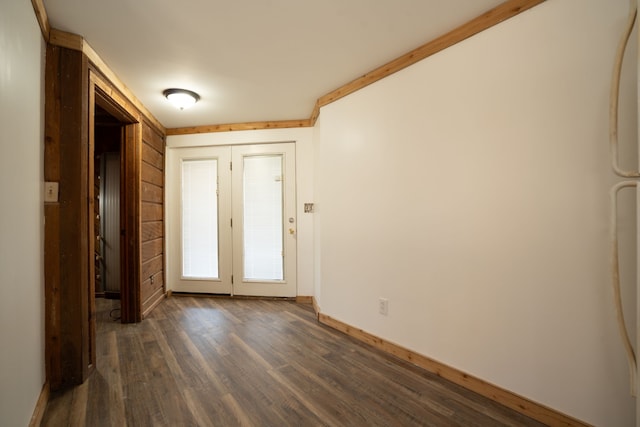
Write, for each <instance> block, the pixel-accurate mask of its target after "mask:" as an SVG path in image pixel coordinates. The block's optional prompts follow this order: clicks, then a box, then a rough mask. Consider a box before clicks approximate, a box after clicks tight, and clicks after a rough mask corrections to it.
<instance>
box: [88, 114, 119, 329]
mask: <svg viewBox="0 0 640 427" xmlns="http://www.w3.org/2000/svg"><path fill="white" fill-rule="evenodd" d="M124 125H125V124H124V123H122V122H121V121H120V120H118V119H116V118H115V117H114V116H112V115H111V114H109V112H108V111H107V110H105V109H104V108H102V107H100V105H97V104H96V106H95V111H94V143H95V147H94V166H93V171H94V174H93V176H94V179H93V184H94V185H93V192H94V194H93V198H94V212H93V217H94V242H95V247H94V252H95V293H94V295H95V297H96V298H108V299H118V300H119V299H120V288H121V284H122V271H121V268H120V266H121V260H120V256H121V253H122V251H121V244H122V242H121V232H120V230H121V227H120V224H121V216H122V212H121V206H122V198H121V188H122V185H121V184H122V179H121V177H122V172H123V171H122V156H121V153H122V144H123V141H124V134H123V133H124ZM117 318H120V315H119V313H117Z"/></svg>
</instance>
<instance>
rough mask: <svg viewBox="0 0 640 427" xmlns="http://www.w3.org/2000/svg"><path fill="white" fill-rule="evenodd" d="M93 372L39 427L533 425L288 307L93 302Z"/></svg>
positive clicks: (58, 399)
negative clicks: (149, 308) (140, 307)
mask: <svg viewBox="0 0 640 427" xmlns="http://www.w3.org/2000/svg"><path fill="white" fill-rule="evenodd" d="M96 302H97V307H98V313H97V318H98V322H97V323H98V324H97V364H96V365H97V366H96V370H95V372H94V373H93V375H92V376H91V377H90V378H89V380H88V381H87V382H85V383H84V384H82V385H81V386H78V387H75V388H73V389H68V390H65V391H63V392H59V393H55V394H53V395H52V396H51V399H50V401H49V403H48V405H47V409H46V412H45V415H44V419H43V422H42V425H43V426H56V427H57V426H92V427H93V426H136V427H137V426H465V427H466V426H540V425H542V424H540V423H538V422H536V421H534V420H531V419H529V418H526V417H524V416H523V415H521V414H518V413H515V412H513V411H511V410H509V409H507V408H504V407H502V406H500V405H498V404H496V403H494V402H492V401H490V400H488V399H486V398H484V397H481V396H479V395H477V394H474V393H471V392H469V391H467V390H465V389H463V388H461V387H459V386H456V385H454V384H451V383H449V382H447V381H445V380H442V379H441V378H438V377H437V376H435V375H432V374H430V373H428V372H425V371H423V370H422V369H419V368H417V367H415V366H413V365H411V364H408V363H406V362H403V361H400V360H398V359H396V358H394V357H391V356H389V355H386V354H384V353H382V352H380V351H377V350H375V349H372V348H370V347H368V346H365V345H363V344H361V343H359V342H357V341H355V340H353V339H352V338H350V337H347V336H346V335H344V334H341V333H339V332H336V331H334V330H332V329H330V328H328V327H326V326H323V325H321V324H319V323H318V322H316V320H315V316H314V313H313V310H312V309H311V307H310V306H308V305H301V304H296V303H295V302H290V301H265V300H240V299H228V298H193V297H171V298H169V299H167V300H166V301H164V302H163V303H161V304H160V305H159V306H158V307H157V308H156V309H155V310H154V311H153V312H152V313H151V314H150V316H149V317H148V318H147V319H146V320H144V321H143V322H142V323H139V324H131V325H122V324H120V323H118V322H116V321H114V320H112V319H111V318H110V314H116V313H117V311H114V312H113V313H111V311H112V310H113V309H114V308H116V307H117V306H118V304H119V301H115V300H103V299H98V300H97V301H96Z"/></svg>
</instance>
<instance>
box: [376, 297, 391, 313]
mask: <svg viewBox="0 0 640 427" xmlns="http://www.w3.org/2000/svg"><path fill="white" fill-rule="evenodd" d="M378 311H379V312H380V314H382V315H383V316H386V315H387V314H389V300H388V299H386V298H380V299H379V300H378Z"/></svg>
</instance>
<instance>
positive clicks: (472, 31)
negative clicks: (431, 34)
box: [309, 0, 545, 126]
mask: <svg viewBox="0 0 640 427" xmlns="http://www.w3.org/2000/svg"><path fill="white" fill-rule="evenodd" d="M544 1H545V0H508V1H506V2H504V3H502V4H500V5H498V6H497V7H495V8H493V9H491V10H490V11H488V12H486V13H483V14H482V15H480V16H478V17H477V18H474V19H472V20H471V21H469V22H467V23H465V24H463V25H461V26H460V27H458V28H456V29H454V30H452V31H449V32H448V33H446V34H444V35H442V36H440V37H438V38H436V39H434V40H432V41H430V42H428V43H426V44H424V45H422V46H420V47H418V48H416V49H414V50H412V51H411V52H407V53H406V54H404V55H402V56H400V57H399V58H396V59H394V60H393V61H391V62H388V63H386V64H384V65H382V66H381V67H378V68H376V69H375V70H373V71H370V72H368V73H367V74H365V75H363V76H361V77H359V78H357V79H355V80H353V81H351V82H349V83H347V84H345V85H344V86H341V87H339V88H338V89H336V90H334V91H332V92H330V93H328V94H326V95H324V96H322V97H320V98H319V99H318V101H317V102H316V105H315V108H314V110H313V113H312V114H311V117H310V119H309V121H310V123H311V126H313V125H315V123H316V120H317V119H318V116H319V115H320V108H322V107H324V106H325V105H327V104H330V103H332V102H334V101H337V100H338V99H340V98H344V97H345V96H347V95H349V94H352V93H354V92H356V91H358V90H360V89H362V88H364V87H366V86H368V85H370V84H371V83H375V82H377V81H378V80H381V79H383V78H385V77H388V76H390V75H391V74H394V73H397V72H398V71H400V70H402V69H404V68H406V67H408V66H410V65H413V64H415V63H416V62H418V61H421V60H423V59H425V58H427V57H429V56H431V55H433V54H435V53H438V52H440V51H442V50H444V49H446V48H448V47H451V46H453V45H455V44H457V43H459V42H461V41H463V40H465V39H467V38H469V37H471V36H474V35H476V34H478V33H480V32H481V31H484V30H486V29H487V28H490V27H492V26H494V25H496V24H499V23H500V22H503V21H505V20H507V19H509V18H512V17H514V16H516V15H518V14H519V13H521V12H524V11H525V10H528V9H530V8H532V7H534V6H536V5H538V4H540V3H542V2H544Z"/></svg>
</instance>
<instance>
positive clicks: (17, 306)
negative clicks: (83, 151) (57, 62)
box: [0, 0, 45, 426]
mask: <svg viewBox="0 0 640 427" xmlns="http://www.w3.org/2000/svg"><path fill="white" fill-rule="evenodd" d="M44 49H45V45H44V41H43V39H42V35H41V33H40V29H39V26H38V23H37V21H36V18H35V14H34V11H33V7H32V6H31V3H30V2H28V1H24V0H8V1H3V2H2V3H1V4H0V129H2V137H1V138H0V147H1V151H2V156H0V196H1V197H2V202H1V206H2V207H0V342H2V345H0V425H3V426H26V425H28V424H29V420H30V418H31V415H32V414H33V410H34V408H35V405H36V402H37V400H38V396H39V394H40V391H41V389H42V385H43V384H44V381H45V371H44V301H43V299H44V284H43V283H44V274H43V241H44V231H43V230H44V227H43V217H44V215H43V196H42V195H43V191H42V188H43V153H44V149H43V141H44V136H43V135H44V133H43V123H44V121H43V118H44V93H43V92H44V89H43V88H44V85H43V82H44Z"/></svg>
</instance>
